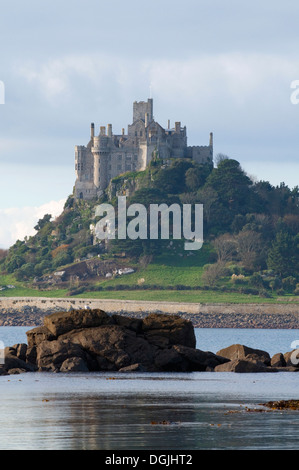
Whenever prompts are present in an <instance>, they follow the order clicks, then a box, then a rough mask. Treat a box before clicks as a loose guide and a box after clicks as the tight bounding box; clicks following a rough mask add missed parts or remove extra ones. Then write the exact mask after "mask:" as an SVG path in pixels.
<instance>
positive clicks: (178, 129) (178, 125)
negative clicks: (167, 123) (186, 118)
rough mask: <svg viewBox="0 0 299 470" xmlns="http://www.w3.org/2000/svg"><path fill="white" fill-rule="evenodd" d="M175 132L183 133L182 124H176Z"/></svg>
mask: <svg viewBox="0 0 299 470" xmlns="http://www.w3.org/2000/svg"><path fill="white" fill-rule="evenodd" d="M175 132H176V134H180V133H181V123H180V122H176V123H175Z"/></svg>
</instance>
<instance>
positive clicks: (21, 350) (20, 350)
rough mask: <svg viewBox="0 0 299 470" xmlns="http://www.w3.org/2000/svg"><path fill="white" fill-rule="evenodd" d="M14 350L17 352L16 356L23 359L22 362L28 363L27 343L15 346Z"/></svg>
mask: <svg viewBox="0 0 299 470" xmlns="http://www.w3.org/2000/svg"><path fill="white" fill-rule="evenodd" d="M13 348H14V349H15V350H16V356H17V357H18V358H19V359H22V361H26V353H27V344H26V343H19V344H15V345H14V346H13Z"/></svg>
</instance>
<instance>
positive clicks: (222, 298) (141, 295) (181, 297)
mask: <svg viewBox="0 0 299 470" xmlns="http://www.w3.org/2000/svg"><path fill="white" fill-rule="evenodd" d="M74 297H78V298H85V299H88V298H89V299H117V300H144V301H146V300H149V301H151V300H152V301H155V302H157V301H164V302H191V303H235V304H243V303H272V304H277V303H288V302H290V300H291V296H285V297H284V298H282V297H278V296H275V297H274V296H273V297H272V298H264V297H259V296H256V295H245V294H240V293H234V292H217V291H192V290H191V291H173V290H144V291H140V290H127V291H126V290H123V291H101V292H85V293H82V294H78V295H76V296H74ZM292 303H299V298H298V297H297V300H292Z"/></svg>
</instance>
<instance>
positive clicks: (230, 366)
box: [214, 359, 276, 373]
mask: <svg viewBox="0 0 299 470" xmlns="http://www.w3.org/2000/svg"><path fill="white" fill-rule="evenodd" d="M214 371H215V372H243V373H244V372H276V369H275V368H273V367H267V366H266V365H265V364H264V363H263V362H252V361H247V360H246V359H233V360H232V361H229V362H225V363H224V364H220V365H218V366H216V367H215V369H214Z"/></svg>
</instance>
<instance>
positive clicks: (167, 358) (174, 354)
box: [154, 348, 184, 372]
mask: <svg viewBox="0 0 299 470" xmlns="http://www.w3.org/2000/svg"><path fill="white" fill-rule="evenodd" d="M154 364H155V367H156V368H157V370H159V371H162V372H163V371H167V372H182V369H183V367H184V366H183V357H182V356H181V354H180V353H179V352H178V351H176V350H175V349H174V348H170V349H160V350H158V351H157V353H156V355H155V360H154Z"/></svg>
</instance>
